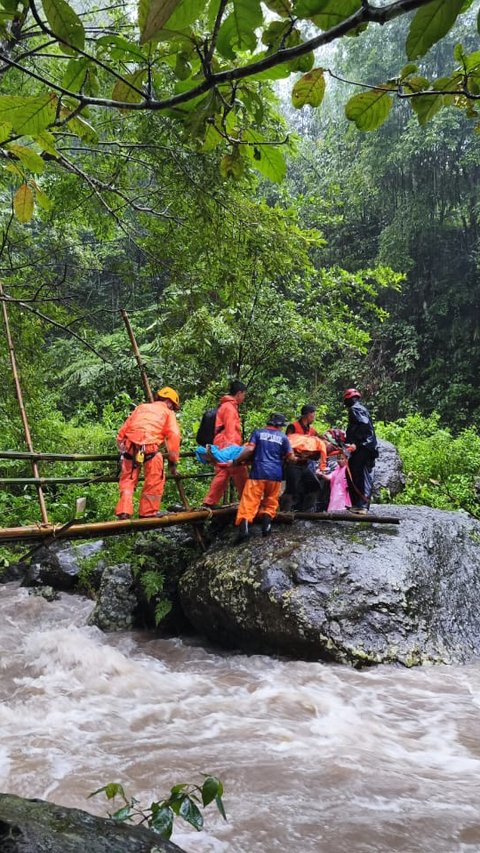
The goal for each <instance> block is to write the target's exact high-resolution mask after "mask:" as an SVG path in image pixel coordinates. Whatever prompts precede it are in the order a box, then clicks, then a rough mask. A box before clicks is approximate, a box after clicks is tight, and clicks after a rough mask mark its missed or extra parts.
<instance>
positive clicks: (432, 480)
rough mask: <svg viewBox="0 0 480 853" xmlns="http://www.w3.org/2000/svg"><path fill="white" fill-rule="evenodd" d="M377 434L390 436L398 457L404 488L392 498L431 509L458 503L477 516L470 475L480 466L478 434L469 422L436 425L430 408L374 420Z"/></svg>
mask: <svg viewBox="0 0 480 853" xmlns="http://www.w3.org/2000/svg"><path fill="white" fill-rule="evenodd" d="M377 431H378V435H379V436H380V437H381V438H384V439H386V440H387V441H391V442H392V443H393V444H394V445H395V446H396V447H397V449H398V451H399V453H400V456H401V457H402V460H403V465H404V470H405V474H406V477H407V482H406V487H405V490H404V491H403V492H402V493H401V494H400V495H398V496H397V497H396V498H395V502H396V503H402V504H421V505H425V506H431V507H435V508H436V509H446V510H451V509H464V510H466V511H467V512H469V513H471V514H472V515H474V516H477V517H480V506H479V503H478V498H477V494H476V490H475V481H476V479H477V477H478V475H479V471H480V436H479V435H478V433H477V432H476V430H474V429H473V428H472V427H469V428H468V429H464V430H462V431H461V432H460V433H458V435H456V436H455V435H453V434H452V433H451V431H450V430H449V429H447V428H445V427H442V426H441V423H440V416H439V415H438V414H436V413H434V414H432V415H430V416H429V417H424V416H423V415H420V414H415V415H409V416H408V417H406V418H402V419H401V420H399V421H396V422H394V423H391V424H385V423H379V424H377Z"/></svg>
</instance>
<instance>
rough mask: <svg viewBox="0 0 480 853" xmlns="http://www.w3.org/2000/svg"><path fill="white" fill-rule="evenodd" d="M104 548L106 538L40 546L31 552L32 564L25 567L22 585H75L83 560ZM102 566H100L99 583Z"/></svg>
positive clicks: (57, 587)
mask: <svg viewBox="0 0 480 853" xmlns="http://www.w3.org/2000/svg"><path fill="white" fill-rule="evenodd" d="M102 548H103V542H102V541H98V542H84V543H81V544H78V545H77V544H73V545H70V546H66V545H65V544H64V543H63V544H58V545H57V544H52V545H51V546H49V547H46V546H41V547H40V548H38V549H37V550H36V551H35V553H34V554H33V555H32V560H31V562H30V565H29V566H28V567H27V568H26V569H25V573H24V578H23V581H22V586H28V587H32V586H45V585H47V586H53V587H54V589H60V590H64V591H68V590H72V589H74V588H75V587H76V586H77V584H78V575H79V573H80V569H81V562H82V560H84V559H87V558H88V557H92V556H93V555H95V554H97V553H98V552H99V551H101V549H102ZM102 568H103V567H102V566H101V565H100V566H99V574H98V578H97V581H98V584H99V582H100V577H101V571H102Z"/></svg>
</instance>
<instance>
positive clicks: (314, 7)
mask: <svg viewBox="0 0 480 853" xmlns="http://www.w3.org/2000/svg"><path fill="white" fill-rule="evenodd" d="M361 5H362V3H361V0H322V2H319V0H300V2H299V3H298V7H296V8H295V14H298V15H299V17H301V18H311V19H312V21H314V23H315V24H316V25H317V27H319V28H320V29H321V30H329V29H330V28H331V27H334V26H336V24H340V23H341V22H342V21H345V20H346V19H347V18H349V17H350V15H353V14H354V13H355V12H356V11H357V10H358V9H360V7H361Z"/></svg>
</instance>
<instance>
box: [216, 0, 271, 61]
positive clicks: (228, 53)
mask: <svg viewBox="0 0 480 853" xmlns="http://www.w3.org/2000/svg"><path fill="white" fill-rule="evenodd" d="M262 23H263V13H262V9H261V6H260V0H233V11H232V12H231V14H230V15H229V16H228V17H227V18H225V20H224V22H223V24H222V25H221V27H220V29H219V31H218V38H217V50H218V52H219V53H220V54H221V55H222V56H224V57H226V58H227V59H234V58H235V55H236V53H237V52H238V51H242V50H251V51H253V50H255V48H256V46H257V36H256V34H255V30H256V29H257V27H260V26H261V25H262Z"/></svg>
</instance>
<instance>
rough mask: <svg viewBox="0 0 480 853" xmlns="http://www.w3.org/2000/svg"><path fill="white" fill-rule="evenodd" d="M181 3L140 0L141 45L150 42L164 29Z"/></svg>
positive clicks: (164, 0) (175, 1)
mask: <svg viewBox="0 0 480 853" xmlns="http://www.w3.org/2000/svg"><path fill="white" fill-rule="evenodd" d="M180 2H181V0H140V3H139V5H138V23H139V26H140V44H144V42H146V41H150V39H151V38H153V37H154V36H155V35H156V34H157V33H158V31H159V30H161V29H162V27H163V26H164V25H165V24H166V23H167V21H168V19H169V18H170V16H171V15H172V12H174V11H175V9H176V7H177V6H178V4H179V3H180Z"/></svg>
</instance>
